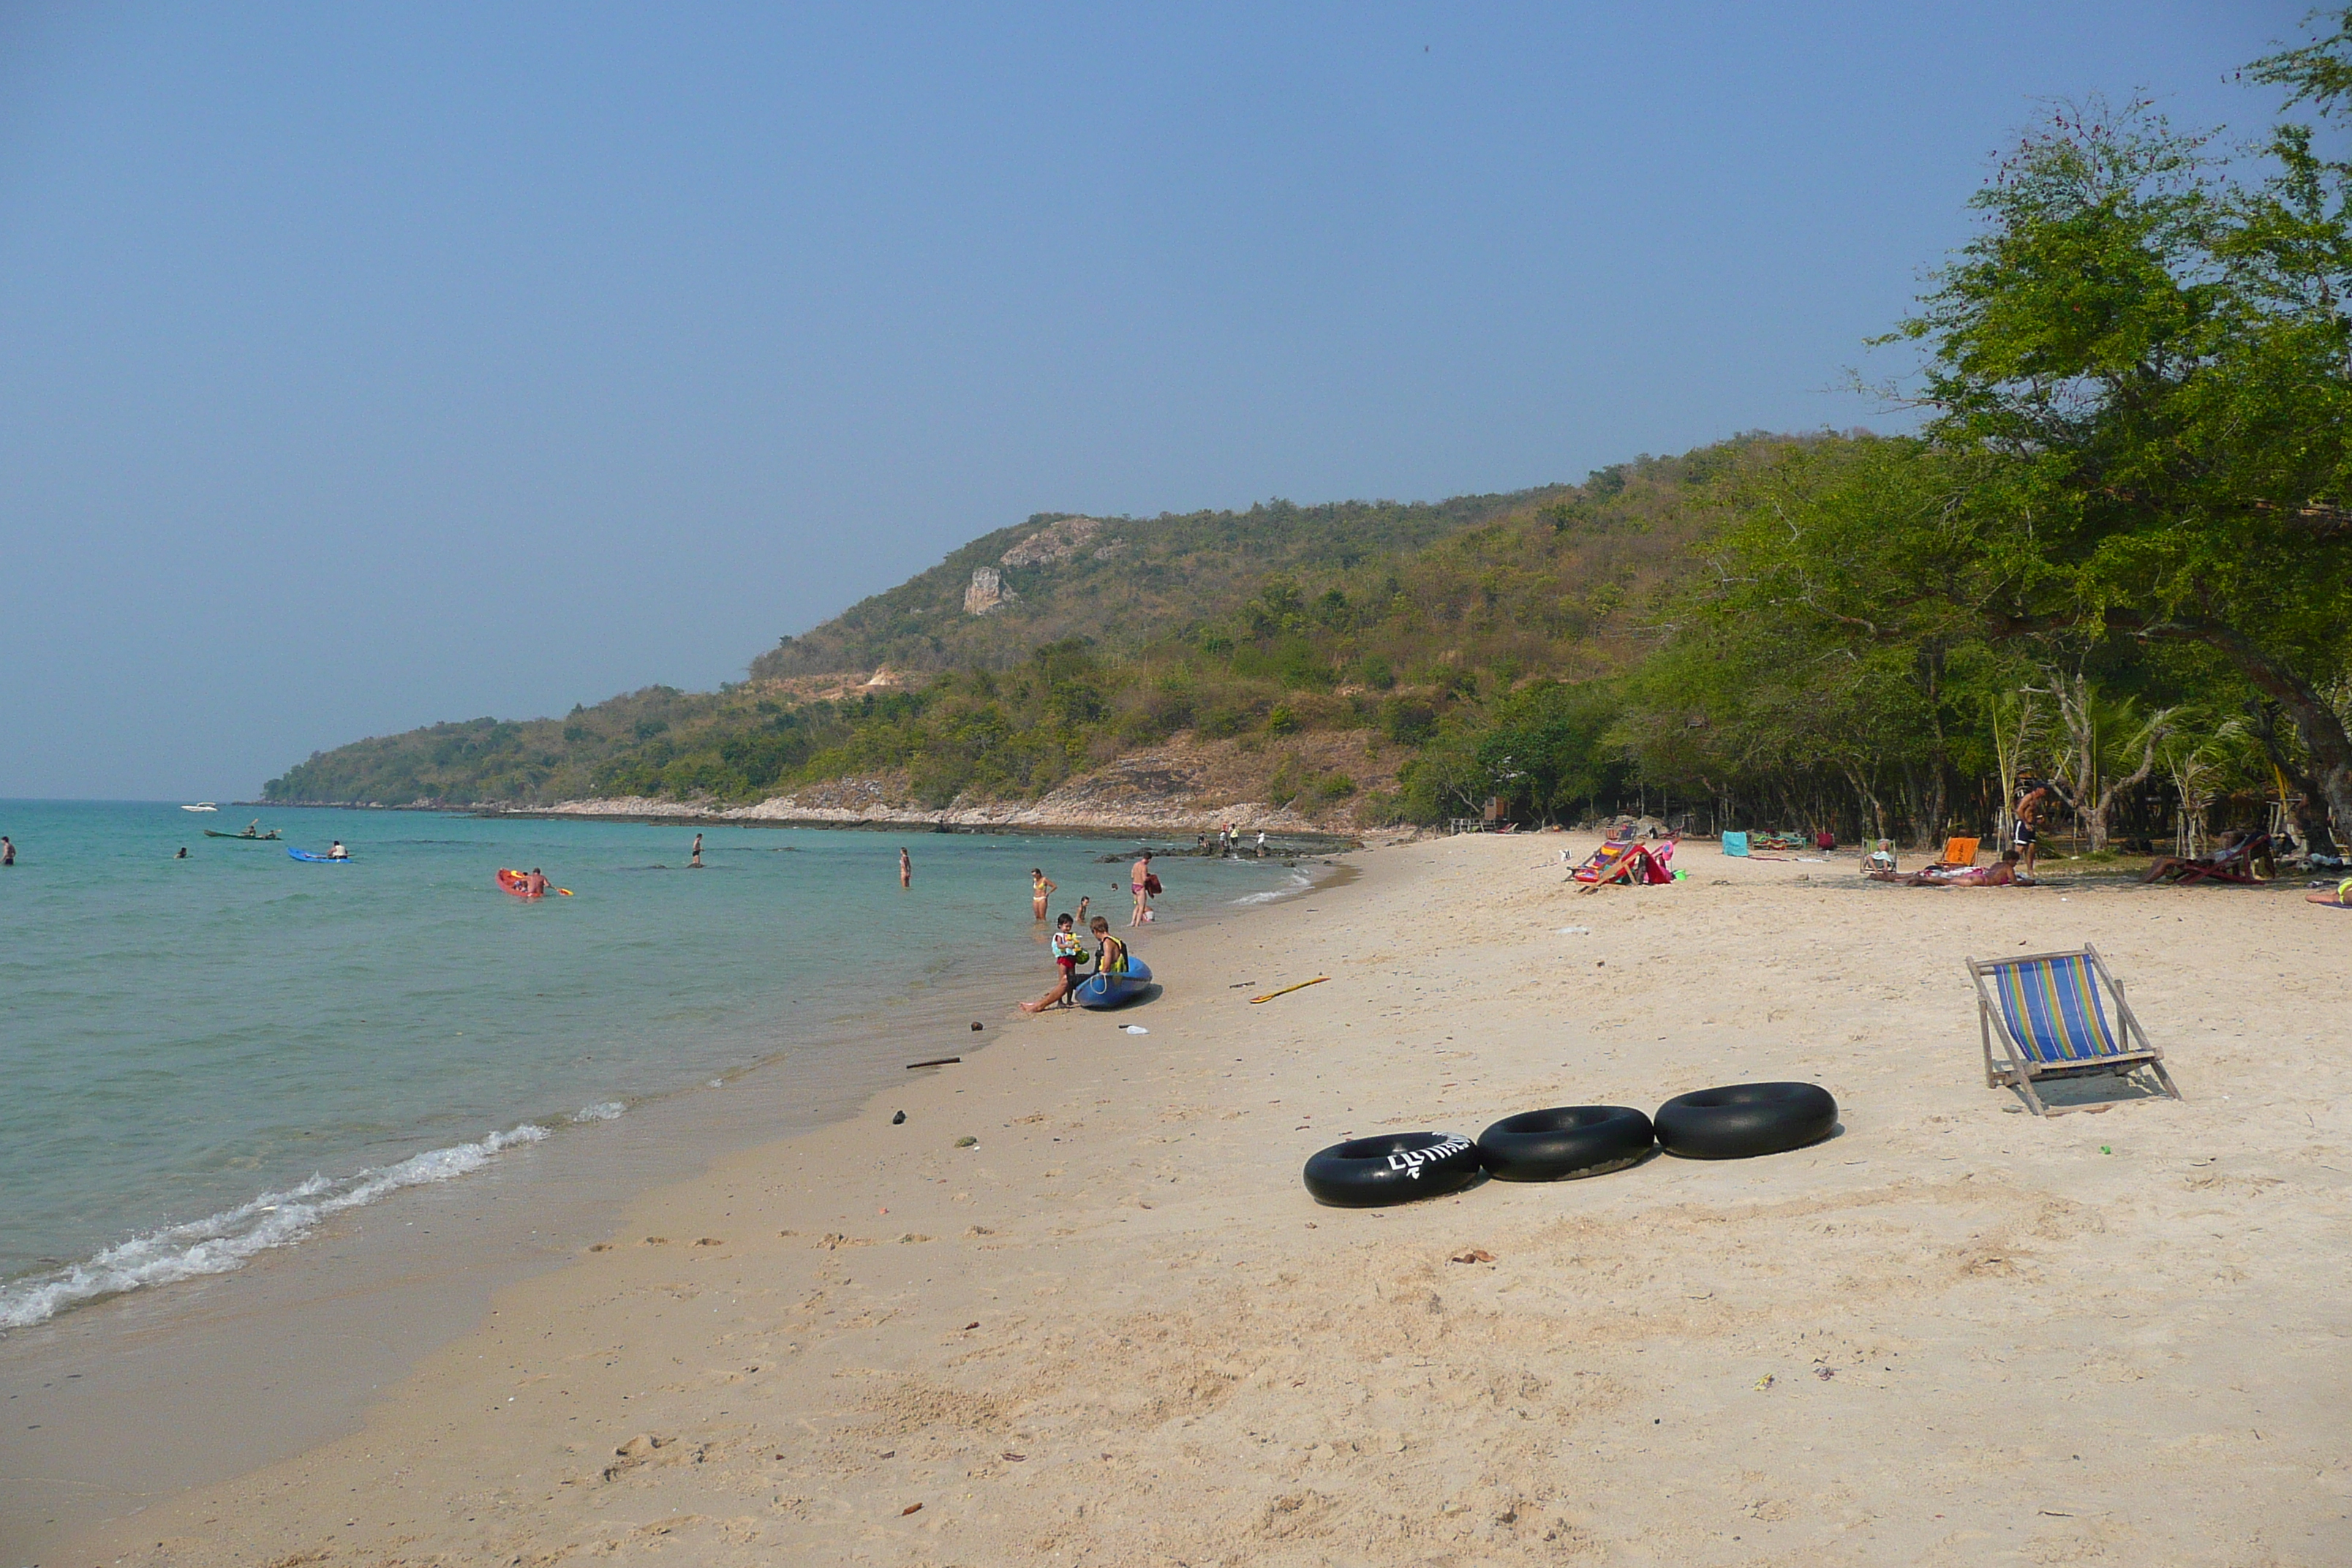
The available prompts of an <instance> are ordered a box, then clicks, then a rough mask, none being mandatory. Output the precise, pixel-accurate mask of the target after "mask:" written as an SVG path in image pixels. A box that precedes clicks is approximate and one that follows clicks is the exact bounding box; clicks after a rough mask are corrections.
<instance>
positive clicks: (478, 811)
mask: <svg viewBox="0 0 2352 1568" xmlns="http://www.w3.org/2000/svg"><path fill="white" fill-rule="evenodd" d="M230 804H231V805H232V806H233V807H234V808H236V809H237V810H245V809H247V808H250V809H252V810H256V811H415V812H426V813H431V814H434V815H438V816H448V815H453V814H454V815H458V816H485V817H492V816H495V817H509V816H512V817H543V818H562V819H572V818H582V817H591V818H595V819H597V820H600V821H606V822H639V823H675V824H677V826H686V827H841V828H873V829H877V830H878V829H882V828H899V829H908V828H913V829H919V830H921V831H923V832H925V833H1011V834H1046V835H1051V836H1054V837H1075V838H1121V839H1126V838H1150V837H1170V836H1171V835H1181V834H1192V835H1196V836H1197V835H1199V834H1202V833H1208V834H1214V833H1215V832H1216V831H1217V830H1218V829H1219V828H1221V827H1222V826H1223V825H1224V824H1225V823H1226V822H1228V821H1231V822H1233V823H1234V825H1235V827H1234V838H1235V842H1236V843H1237V844H1239V843H1241V842H1242V841H1243V840H1244V837H1246V838H1247V840H1249V841H1250V842H1251V843H1253V844H1254V843H1255V838H1256V835H1257V833H1258V831H1259V829H1260V828H1261V827H1262V828H1264V829H1265V834H1266V844H1267V847H1268V848H1269V849H1273V848H1276V847H1279V849H1280V851H1281V852H1283V853H1287V854H1312V855H1319V854H1329V853H1336V852H1339V851H1343V850H1349V849H1359V848H1361V847H1363V846H1364V844H1365V842H1366V840H1365V838H1364V837H1362V836H1360V835H1356V834H1347V833H1333V832H1331V831H1329V830H1328V828H1318V827H1310V826H1304V825H1303V822H1302V819H1300V818H1299V817H1298V816H1297V815H1296V814H1295V813H1291V812H1287V811H1282V812H1275V813H1271V814H1269V815H1268V816H1251V815H1247V814H1244V812H1241V811H1238V810H1236V811H1234V812H1232V813H1227V814H1221V813H1216V812H1200V811H1171V813H1169V814H1167V815H1157V814H1154V815H1144V814H1135V815H1119V814H1101V815H1088V816H1084V817H1070V816H1040V815H1034V808H1024V807H1013V806H1005V805H983V806H965V807H951V808H950V809H948V810H945V811H926V810H923V809H921V808H919V807H908V806H896V807H877V808H874V809H871V810H868V811H864V812H854V811H847V810H841V809H827V808H824V807H813V808H812V807H800V806H796V805H793V803H792V802H791V801H790V799H789V798H786V799H780V800H772V801H761V802H760V803H759V804H757V805H747V806H720V805H709V804H699V805H698V804H695V803H692V802H685V801H660V800H650V799H646V798H644V797H634V798H632V797H624V798H621V799H614V800H566V801H557V802H555V803H554V804H552V805H516V806H505V805H487V804H483V803H479V802H467V801H413V802H409V803H407V804H404V805H381V804H378V803H376V802H373V801H352V800H241V801H234V802H231V803H230ZM780 807H781V808H783V809H778V808H780ZM1380 837H1382V838H1383V839H1385V838H1387V837H1404V838H1411V837H1417V836H1416V835H1415V834H1413V833H1412V831H1410V830H1407V831H1406V832H1404V833H1402V834H1400V835H1393V836H1391V835H1381V836H1380Z"/></svg>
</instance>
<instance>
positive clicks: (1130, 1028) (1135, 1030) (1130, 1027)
mask: <svg viewBox="0 0 2352 1568" xmlns="http://www.w3.org/2000/svg"><path fill="white" fill-rule="evenodd" d="M1119 1028H1120V1029H1121V1030H1122V1031H1124V1032H1125V1033H1127V1034H1130V1035H1148V1034H1150V1033H1151V1031H1150V1030H1149V1029H1147V1028H1145V1027H1144V1026H1142V1025H1140V1024H1122V1025H1120V1026H1119Z"/></svg>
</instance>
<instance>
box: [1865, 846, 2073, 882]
mask: <svg viewBox="0 0 2352 1568" xmlns="http://www.w3.org/2000/svg"><path fill="white" fill-rule="evenodd" d="M2017 858H2018V852H2017V851H2016V850H2014V849H2004V850H2002V851H2001V852H2000V865H1998V866H1967V867H1963V868H1960V869H1958V870H1957V871H1914V872H1912V873H1911V875H1909V876H1907V877H1898V876H1896V875H1895V873H1894V872H1892V871H1873V872H1872V873H1870V875H1871V878H1872V879H1873V880H1874V881H1880V882H1892V883H1894V884H1895V886H1896V887H1898V888H2030V887H2032V886H2033V885H2034V884H2033V879H2032V878H2031V877H2021V876H2019V875H2018V874H2017Z"/></svg>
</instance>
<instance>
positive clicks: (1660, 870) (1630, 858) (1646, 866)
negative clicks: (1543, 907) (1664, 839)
mask: <svg viewBox="0 0 2352 1568" xmlns="http://www.w3.org/2000/svg"><path fill="white" fill-rule="evenodd" d="M1611 848H1615V849H1617V850H1618V851H1619V853H1618V854H1615V855H1607V851H1608V850H1609V849H1611ZM1674 855H1675V847H1674V845H1673V844H1672V843H1671V842H1668V843H1665V844H1663V845H1660V846H1658V847H1655V848H1652V847H1649V846H1648V845H1644V844H1623V845H1609V846H1603V847H1602V850H1601V853H1600V854H1596V855H1594V856H1593V858H1591V859H1590V860H1587V861H1586V862H1585V863H1584V864H1583V865H1581V866H1579V867H1578V868H1576V869H1575V870H1574V871H1572V872H1570V876H1571V877H1573V878H1574V879H1576V880H1577V881H1580V882H1581V883H1583V884H1584V886H1583V887H1581V888H1579V889H1577V891H1578V892H1580V893H1589V892H1591V891H1592V890H1593V889H1596V888H1601V887H1606V886H1607V885H1608V884H1610V883H1612V882H1622V883H1623V884H1624V885H1625V886H1627V887H1629V888H1655V887H1663V886H1664V885H1665V884H1666V883H1668V882H1671V881H1673V880H1674V879H1675V873H1674V868H1672V867H1671V866H1669V865H1668V864H1667V862H1668V861H1670V860H1672V859H1673V858H1674ZM1603 856H1606V857H1607V858H1606V859H1605V860H1604V858H1603Z"/></svg>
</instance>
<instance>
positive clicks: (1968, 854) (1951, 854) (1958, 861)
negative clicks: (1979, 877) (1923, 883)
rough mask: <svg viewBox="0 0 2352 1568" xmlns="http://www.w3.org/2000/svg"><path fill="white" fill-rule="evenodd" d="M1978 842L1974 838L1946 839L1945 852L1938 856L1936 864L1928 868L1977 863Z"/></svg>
mask: <svg viewBox="0 0 2352 1568" xmlns="http://www.w3.org/2000/svg"><path fill="white" fill-rule="evenodd" d="M1978 842H1979V841H1978V840H1976V839H1974V838H1947V839H1945V840H1944V852H1943V853H1942V854H1941V855H1939V856H1937V858H1936V859H1935V862H1934V864H1932V865H1930V866H1928V867H1927V870H1930V871H1932V870H1934V869H1936V868H1937V866H1973V865H1975V864H1976V863H1977V844H1978Z"/></svg>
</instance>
